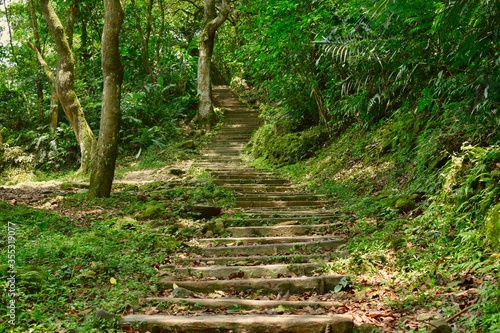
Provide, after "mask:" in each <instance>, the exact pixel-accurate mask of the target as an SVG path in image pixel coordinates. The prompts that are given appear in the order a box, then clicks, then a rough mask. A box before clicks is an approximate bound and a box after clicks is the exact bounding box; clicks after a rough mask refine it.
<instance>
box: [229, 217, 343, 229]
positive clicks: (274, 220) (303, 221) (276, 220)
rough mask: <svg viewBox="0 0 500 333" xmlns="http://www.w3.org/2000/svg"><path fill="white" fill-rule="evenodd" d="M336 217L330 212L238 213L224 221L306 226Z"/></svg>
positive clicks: (237, 225)
mask: <svg viewBox="0 0 500 333" xmlns="http://www.w3.org/2000/svg"><path fill="white" fill-rule="evenodd" d="M337 219H338V217H337V216H336V215H332V214H325V215H321V216H287V217H260V216H255V215H245V214H243V215H240V216H238V217H234V216H232V217H231V216H229V217H226V219H225V221H226V224H227V225H228V226H233V227H239V226H242V225H244V226H245V227H255V226H259V227H260V226H277V225H285V226H291V225H298V226H302V225H303V226H308V225H311V224H318V223H319V222H322V221H323V222H325V223H330V222H331V221H335V220H337Z"/></svg>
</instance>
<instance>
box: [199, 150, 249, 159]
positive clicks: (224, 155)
mask: <svg viewBox="0 0 500 333" xmlns="http://www.w3.org/2000/svg"><path fill="white" fill-rule="evenodd" d="M201 156H202V158H205V157H221V158H224V159H226V158H228V157H231V158H232V157H235V156H236V157H240V158H241V156H242V153H241V152H240V151H215V150H205V151H204V152H203V153H202V154H201Z"/></svg>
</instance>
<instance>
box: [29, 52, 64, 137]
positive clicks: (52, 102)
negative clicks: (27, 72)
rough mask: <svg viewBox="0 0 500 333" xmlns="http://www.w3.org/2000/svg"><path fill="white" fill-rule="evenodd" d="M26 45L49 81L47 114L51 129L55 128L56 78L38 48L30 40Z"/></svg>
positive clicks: (56, 117) (56, 118)
mask: <svg viewBox="0 0 500 333" xmlns="http://www.w3.org/2000/svg"><path fill="white" fill-rule="evenodd" d="M27 44H28V46H29V47H30V48H31V49H32V50H33V51H34V52H35V55H36V59H37V60H38V63H39V64H40V66H41V67H42V69H43V72H44V73H45V75H46V76H47V78H48V79H49V81H50V88H51V91H50V93H51V94H50V116H49V125H50V128H51V129H52V130H54V131H55V130H56V129H57V126H58V120H59V98H58V97H57V88H56V78H55V77H54V73H52V71H51V70H50V68H49V65H47V63H46V62H45V59H43V56H42V54H41V53H40V49H38V48H37V47H36V46H35V45H33V44H31V43H30V42H28V43H27Z"/></svg>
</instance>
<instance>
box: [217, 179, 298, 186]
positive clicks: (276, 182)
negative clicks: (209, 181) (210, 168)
mask: <svg viewBox="0 0 500 333" xmlns="http://www.w3.org/2000/svg"><path fill="white" fill-rule="evenodd" d="M289 183H290V181H289V180H287V179H280V178H270V179H215V180H214V184H215V185H241V184H244V185H249V184H258V185H284V184H289Z"/></svg>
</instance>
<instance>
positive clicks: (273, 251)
mask: <svg viewBox="0 0 500 333" xmlns="http://www.w3.org/2000/svg"><path fill="white" fill-rule="evenodd" d="M343 243H344V240H342V239H332V240H325V241H319V242H314V243H310V242H293V243H292V242H291V243H281V244H260V245H244V246H214V247H205V248H202V249H201V254H202V255H203V256H211V257H220V256H231V257H233V256H245V255H283V254H301V253H304V252H307V251H316V252H318V253H319V252H320V251H334V250H336V249H337V248H338V247H339V246H340V245H341V244H343Z"/></svg>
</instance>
